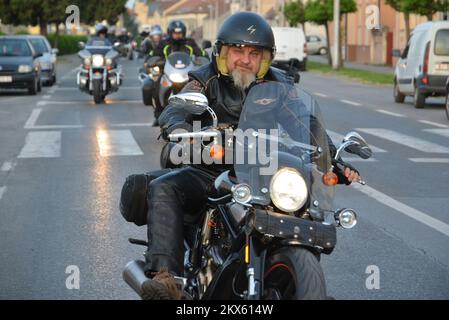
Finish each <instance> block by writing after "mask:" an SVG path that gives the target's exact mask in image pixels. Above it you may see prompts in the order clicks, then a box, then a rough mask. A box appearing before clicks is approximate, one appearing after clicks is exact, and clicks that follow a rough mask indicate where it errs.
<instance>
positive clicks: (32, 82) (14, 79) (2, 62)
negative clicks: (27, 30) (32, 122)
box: [0, 36, 42, 95]
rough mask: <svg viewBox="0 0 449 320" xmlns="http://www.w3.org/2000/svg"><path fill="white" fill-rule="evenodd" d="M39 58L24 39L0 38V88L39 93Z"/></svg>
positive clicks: (39, 55) (38, 54) (19, 37)
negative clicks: (21, 89) (22, 89)
mask: <svg viewBox="0 0 449 320" xmlns="http://www.w3.org/2000/svg"><path fill="white" fill-rule="evenodd" d="M40 57H42V54H40V53H37V52H36V51H35V50H34V48H33V46H32V44H31V43H30V41H29V40H28V39H27V38H26V37H23V36H0V88H24V89H28V93H29V94H32V95H34V94H36V93H37V92H38V91H41V67H40V62H39V58H40Z"/></svg>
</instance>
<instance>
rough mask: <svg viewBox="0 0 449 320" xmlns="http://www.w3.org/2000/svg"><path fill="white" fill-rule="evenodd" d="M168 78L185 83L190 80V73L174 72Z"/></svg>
mask: <svg viewBox="0 0 449 320" xmlns="http://www.w3.org/2000/svg"><path fill="white" fill-rule="evenodd" d="M168 78H169V79H170V81H172V82H174V83H183V82H186V81H188V80H189V76H188V75H182V74H179V73H173V74H171V75H170V76H169V77H168Z"/></svg>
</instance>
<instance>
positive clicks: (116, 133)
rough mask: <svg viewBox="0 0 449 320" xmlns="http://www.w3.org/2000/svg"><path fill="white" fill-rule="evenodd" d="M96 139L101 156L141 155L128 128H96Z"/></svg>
mask: <svg viewBox="0 0 449 320" xmlns="http://www.w3.org/2000/svg"><path fill="white" fill-rule="evenodd" d="M97 141H98V146H99V148H100V155H101V156H102V157H110V156H139V155H143V152H142V149H140V147H139V145H138V144H137V142H136V140H135V139H134V137H133V135H132V133H131V131H129V130H98V131H97Z"/></svg>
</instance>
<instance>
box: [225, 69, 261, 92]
mask: <svg viewBox="0 0 449 320" xmlns="http://www.w3.org/2000/svg"><path fill="white" fill-rule="evenodd" d="M231 75H232V80H233V81H234V85H235V86H236V87H237V88H239V89H241V90H245V89H247V88H248V87H249V86H250V85H251V83H253V82H254V81H256V75H255V74H254V73H252V72H250V73H242V72H240V71H239V70H237V69H235V70H234V71H232V72H231Z"/></svg>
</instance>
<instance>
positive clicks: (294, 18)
mask: <svg viewBox="0 0 449 320" xmlns="http://www.w3.org/2000/svg"><path fill="white" fill-rule="evenodd" d="M284 16H285V18H286V19H287V21H288V24H289V25H290V26H291V27H296V26H297V25H298V23H300V24H301V25H302V27H303V30H305V28H304V23H305V22H306V19H305V10H304V4H303V3H302V1H301V0H296V1H292V2H290V3H287V4H285V6H284Z"/></svg>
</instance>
